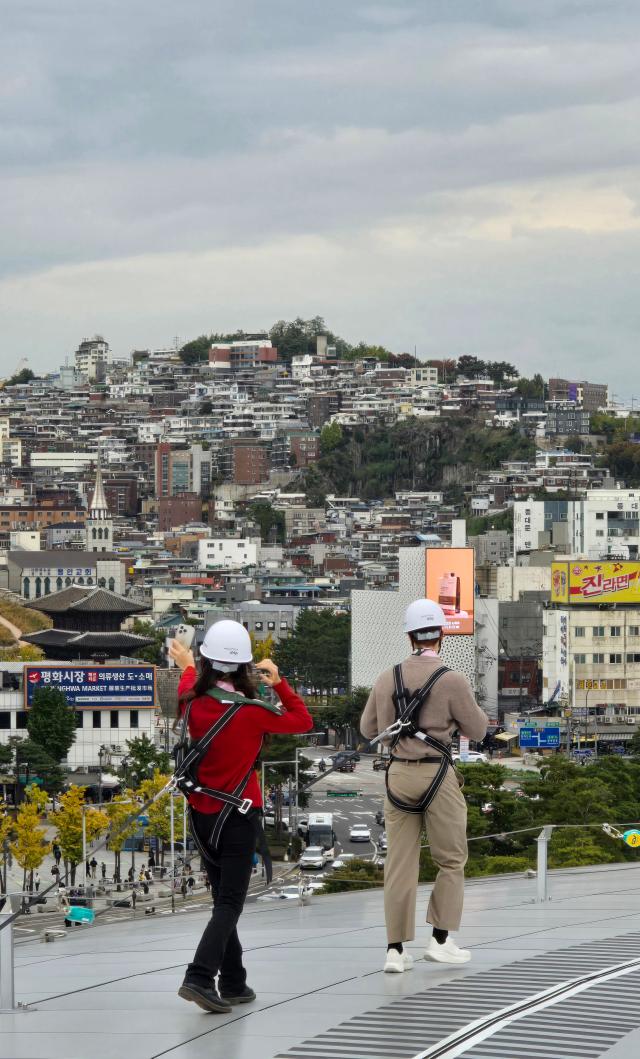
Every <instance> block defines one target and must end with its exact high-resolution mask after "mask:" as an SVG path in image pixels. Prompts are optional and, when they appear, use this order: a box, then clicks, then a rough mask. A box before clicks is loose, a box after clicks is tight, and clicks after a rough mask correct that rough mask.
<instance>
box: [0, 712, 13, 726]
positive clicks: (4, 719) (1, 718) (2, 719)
mask: <svg viewBox="0 0 640 1059" xmlns="http://www.w3.org/2000/svg"><path fill="white" fill-rule="evenodd" d="M0 728H11V712H10V710H2V711H0Z"/></svg>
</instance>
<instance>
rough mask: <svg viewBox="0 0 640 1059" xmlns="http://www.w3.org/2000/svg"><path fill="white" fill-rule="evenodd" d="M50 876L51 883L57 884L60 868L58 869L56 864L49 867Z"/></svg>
mask: <svg viewBox="0 0 640 1059" xmlns="http://www.w3.org/2000/svg"><path fill="white" fill-rule="evenodd" d="M51 874H52V875H53V881H54V882H59V881H60V868H59V867H58V865H57V864H52V865H51Z"/></svg>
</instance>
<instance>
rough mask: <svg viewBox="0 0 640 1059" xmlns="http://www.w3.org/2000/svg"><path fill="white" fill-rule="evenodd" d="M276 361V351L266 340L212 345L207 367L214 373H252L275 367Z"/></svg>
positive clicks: (258, 339)
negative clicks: (258, 369)
mask: <svg viewBox="0 0 640 1059" xmlns="http://www.w3.org/2000/svg"><path fill="white" fill-rule="evenodd" d="M277 360H278V350H277V349H276V347H275V346H272V344H271V341H270V339H268V338H256V339H241V340H239V341H237V342H228V343H219V344H214V345H212V347H211V349H210V350H209V366H210V367H211V368H213V369H214V371H228V372H240V371H254V370H255V369H256V368H260V367H272V366H275V364H276V363H277Z"/></svg>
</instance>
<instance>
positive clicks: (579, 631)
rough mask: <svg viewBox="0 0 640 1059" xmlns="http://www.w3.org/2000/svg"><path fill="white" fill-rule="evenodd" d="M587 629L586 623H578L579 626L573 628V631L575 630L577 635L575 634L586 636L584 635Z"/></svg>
mask: <svg viewBox="0 0 640 1059" xmlns="http://www.w3.org/2000/svg"><path fill="white" fill-rule="evenodd" d="M585 631H586V630H585V627H584V625H578V626H576V628H575V629H574V630H573V632H574V635H575V636H584V635H585Z"/></svg>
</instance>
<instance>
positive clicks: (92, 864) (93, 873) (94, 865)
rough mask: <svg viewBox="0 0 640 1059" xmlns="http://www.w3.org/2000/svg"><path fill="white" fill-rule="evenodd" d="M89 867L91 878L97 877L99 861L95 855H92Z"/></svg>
mask: <svg viewBox="0 0 640 1059" xmlns="http://www.w3.org/2000/svg"><path fill="white" fill-rule="evenodd" d="M89 867H90V868H91V878H92V879H95V877H96V868H97V867H98V862H97V860H96V858H95V857H92V858H91V860H90V861H89Z"/></svg>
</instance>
